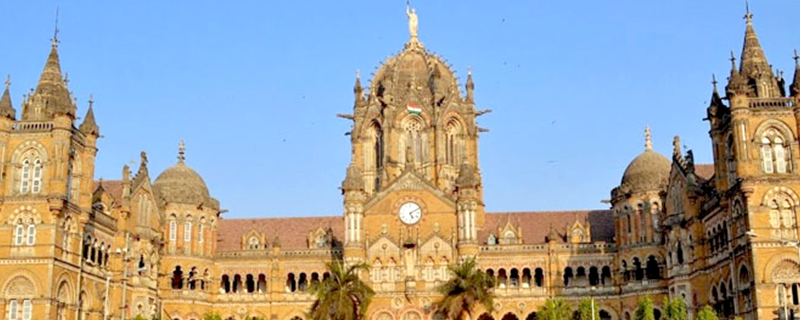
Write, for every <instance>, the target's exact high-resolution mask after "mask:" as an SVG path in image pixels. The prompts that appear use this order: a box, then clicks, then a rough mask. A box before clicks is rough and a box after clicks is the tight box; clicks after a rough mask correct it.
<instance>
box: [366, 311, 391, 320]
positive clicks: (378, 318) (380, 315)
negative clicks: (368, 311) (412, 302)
mask: <svg viewBox="0 0 800 320" xmlns="http://www.w3.org/2000/svg"><path fill="white" fill-rule="evenodd" d="M371 319H372V320H394V315H392V313H391V312H389V311H388V310H381V311H378V312H375V314H374V315H373V316H372V318H371Z"/></svg>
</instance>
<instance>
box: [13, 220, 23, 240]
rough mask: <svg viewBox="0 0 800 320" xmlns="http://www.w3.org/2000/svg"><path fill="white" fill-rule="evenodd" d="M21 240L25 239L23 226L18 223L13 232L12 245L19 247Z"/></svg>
mask: <svg viewBox="0 0 800 320" xmlns="http://www.w3.org/2000/svg"><path fill="white" fill-rule="evenodd" d="M23 239H25V226H24V225H23V224H22V221H20V222H18V223H17V227H16V228H15V230H14V245H17V246H21V245H22V241H23Z"/></svg>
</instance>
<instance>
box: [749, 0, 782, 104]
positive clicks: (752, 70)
mask: <svg viewBox="0 0 800 320" xmlns="http://www.w3.org/2000/svg"><path fill="white" fill-rule="evenodd" d="M744 19H745V20H746V21H747V26H746V28H745V32H744V45H743V46H742V57H741V65H740V66H739V73H740V74H741V75H742V76H743V77H747V78H748V79H749V80H755V81H749V82H755V83H764V84H766V85H758V86H756V87H754V88H753V87H751V89H755V91H754V92H755V96H756V97H759V98H774V97H778V96H780V89H779V88H778V84H777V80H776V79H775V77H774V76H773V74H772V68H771V67H770V65H769V62H768V61H767V56H766V55H765V54H764V49H762V48H761V44H760V43H759V41H758V36H757V35H756V31H755V29H754V28H753V14H752V13H750V6H749V5H748V6H747V12H746V13H745V15H744Z"/></svg>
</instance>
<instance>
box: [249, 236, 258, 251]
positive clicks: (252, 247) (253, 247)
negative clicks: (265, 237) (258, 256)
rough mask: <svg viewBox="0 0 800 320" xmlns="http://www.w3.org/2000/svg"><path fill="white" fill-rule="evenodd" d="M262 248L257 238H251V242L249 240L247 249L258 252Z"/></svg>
mask: <svg viewBox="0 0 800 320" xmlns="http://www.w3.org/2000/svg"><path fill="white" fill-rule="evenodd" d="M260 246H261V242H260V241H258V238H256V237H250V240H247V249H250V250H257V249H258V248H259V247H260Z"/></svg>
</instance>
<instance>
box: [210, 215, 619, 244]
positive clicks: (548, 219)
mask: <svg viewBox="0 0 800 320" xmlns="http://www.w3.org/2000/svg"><path fill="white" fill-rule="evenodd" d="M342 219H343V218H342V217H341V216H336V217H332V216H326V217H297V218H262V219H223V220H220V222H219V225H218V229H217V237H218V243H217V250H218V251H238V250H241V248H242V236H243V235H246V234H247V233H249V232H250V231H252V230H255V231H257V232H260V233H262V234H263V235H264V236H265V238H266V240H268V241H272V240H273V239H274V238H275V237H276V236H278V238H279V240H280V243H281V249H283V250H303V249H307V248H308V242H307V241H308V233H309V232H310V231H314V230H316V229H317V228H319V227H322V228H326V229H327V228H329V227H330V228H331V229H332V230H333V234H334V237H336V238H337V239H339V240H340V241H343V240H344V223H343V221H342ZM576 219H578V221H580V222H581V223H584V222H585V221H587V219H588V221H589V223H590V224H591V226H592V241H608V242H611V241H613V238H614V223H613V220H612V218H611V211H608V210H583V211H542V212H501V213H487V214H486V224H485V225H484V228H483V230H480V231H479V233H478V236H479V238H480V240H481V241H482V242H484V241H485V240H486V239H487V238H488V237H489V234H490V233H496V232H497V228H498V226H499V227H502V226H504V225H505V224H506V222H507V221H509V220H510V221H511V223H512V224H515V225H516V224H517V223H519V225H520V226H521V227H522V240H523V242H524V243H525V244H531V243H544V242H545V236H547V233H548V231H549V230H550V225H552V226H553V228H555V229H556V231H558V232H559V233H560V234H563V233H564V231H565V229H566V228H567V226H569V225H571V224H572V223H574V222H575V220H576Z"/></svg>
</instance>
